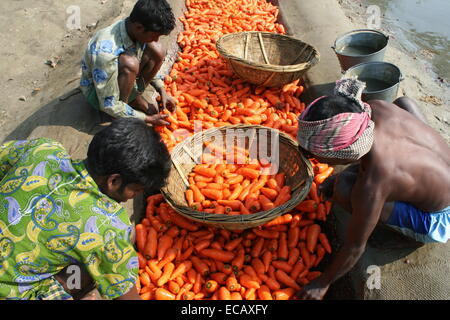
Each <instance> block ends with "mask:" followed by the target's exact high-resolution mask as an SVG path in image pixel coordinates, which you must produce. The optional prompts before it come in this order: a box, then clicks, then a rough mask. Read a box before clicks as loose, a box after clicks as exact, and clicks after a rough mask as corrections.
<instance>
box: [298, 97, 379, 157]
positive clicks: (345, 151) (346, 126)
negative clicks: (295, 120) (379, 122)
mask: <svg viewBox="0 0 450 320" xmlns="http://www.w3.org/2000/svg"><path fill="white" fill-rule="evenodd" d="M367 108H368V107H367V106H364V109H363V108H362V107H361V104H359V103H357V102H356V101H355V100H354V99H350V98H348V97H345V96H342V95H332V96H326V97H321V98H319V99H317V100H316V101H315V102H313V103H312V104H311V105H310V106H309V107H308V108H307V110H305V112H304V113H303V114H302V115H301V116H300V118H299V132H298V142H299V149H300V151H302V152H303V153H304V154H305V155H306V156H307V157H314V158H316V159H317V160H318V161H320V162H324V163H329V164H334V165H337V164H342V165H343V164H349V163H351V162H354V161H357V160H359V158H360V157H362V156H363V155H364V154H366V153H367V152H368V151H369V150H370V147H371V146H372V142H373V140H372V139H373V135H372V132H373V122H372V121H371V120H370V109H367ZM366 129H369V130H367V131H366ZM360 138H362V140H360Z"/></svg>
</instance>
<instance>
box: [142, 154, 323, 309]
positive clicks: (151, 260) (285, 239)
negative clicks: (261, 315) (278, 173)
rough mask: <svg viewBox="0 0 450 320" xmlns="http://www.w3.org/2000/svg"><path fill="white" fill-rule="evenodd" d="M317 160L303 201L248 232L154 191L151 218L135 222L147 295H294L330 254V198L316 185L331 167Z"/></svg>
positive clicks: (149, 209)
mask: <svg viewBox="0 0 450 320" xmlns="http://www.w3.org/2000/svg"><path fill="white" fill-rule="evenodd" d="M313 165H314V170H315V172H316V175H315V182H314V183H313V188H311V190H310V192H309V194H308V196H307V197H306V199H305V200H304V201H302V202H301V203H300V204H298V205H297V207H296V208H295V209H294V210H292V211H291V212H289V213H286V214H284V215H282V216H280V217H278V218H276V219H274V220H272V221H270V222H268V223H266V224H265V225H263V226H261V227H256V228H252V229H247V230H234V231H229V230H225V229H218V228H214V227H209V226H207V225H204V224H199V223H196V222H193V221H191V220H189V219H186V218H185V217H183V216H181V215H179V214H178V213H176V212H175V211H174V210H173V209H172V208H171V207H170V206H169V205H168V204H167V203H166V202H165V201H164V198H163V196H162V195H161V194H157V195H153V196H150V197H148V199H147V201H148V204H147V209H146V217H145V218H144V219H143V220H142V221H141V223H140V224H138V225H136V244H137V248H138V257H139V281H138V282H137V284H136V286H137V289H138V292H139V294H140V296H141V298H142V299H144V300H155V299H156V300H206V299H211V300H272V299H273V300H289V299H296V296H295V293H296V292H298V291H299V290H300V289H301V288H302V287H303V286H304V285H306V284H307V283H309V282H310V281H312V280H313V279H315V278H316V277H318V276H320V274H321V272H320V271H317V270H316V269H315V268H316V267H317V266H318V265H319V263H320V262H321V261H322V259H323V258H324V256H325V255H326V254H330V253H331V252H332V248H331V246H330V243H329V240H328V238H327V236H326V235H325V233H324V232H323V231H322V229H321V226H320V223H321V222H320V221H325V220H326V217H327V216H328V215H329V213H330V209H331V203H330V202H329V201H323V200H322V199H321V198H320V197H319V196H318V194H317V185H318V184H320V181H321V179H323V176H325V175H327V174H328V175H329V174H331V172H330V170H329V169H328V167H326V166H325V165H322V164H319V163H317V162H313ZM316 178H318V179H316ZM316 181H317V183H316Z"/></svg>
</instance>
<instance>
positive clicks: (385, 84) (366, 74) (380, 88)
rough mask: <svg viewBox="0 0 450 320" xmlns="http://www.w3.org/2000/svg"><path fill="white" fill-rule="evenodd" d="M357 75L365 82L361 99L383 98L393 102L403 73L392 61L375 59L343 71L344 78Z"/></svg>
mask: <svg viewBox="0 0 450 320" xmlns="http://www.w3.org/2000/svg"><path fill="white" fill-rule="evenodd" d="M355 76H356V77H357V78H358V80H360V81H363V82H365V83H366V88H365V89H364V91H363V93H362V97H361V98H362V100H363V101H369V100H385V101H388V102H393V101H394V100H395V99H396V98H397V93H398V89H399V87H400V81H402V80H403V75H402V73H401V71H400V69H399V68H398V67H397V66H396V65H393V64H392V63H388V62H382V61H376V62H365V63H360V64H358V65H356V66H353V67H351V68H350V69H348V70H347V71H346V72H345V73H344V76H343V77H344V78H349V77H355Z"/></svg>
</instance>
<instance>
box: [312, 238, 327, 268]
mask: <svg viewBox="0 0 450 320" xmlns="http://www.w3.org/2000/svg"><path fill="white" fill-rule="evenodd" d="M316 251H317V259H316V261H314V267H317V266H318V265H319V263H320V262H321V261H322V259H323V257H324V256H325V253H326V251H325V249H324V247H323V246H322V245H321V244H320V243H319V244H318V245H317V250H316Z"/></svg>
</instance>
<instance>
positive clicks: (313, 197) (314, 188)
mask: <svg viewBox="0 0 450 320" xmlns="http://www.w3.org/2000/svg"><path fill="white" fill-rule="evenodd" d="M308 196H309V198H310V199H311V200H314V201H315V202H316V203H317V204H319V203H320V199H319V195H318V193H317V184H316V183H315V182H314V181H313V182H312V184H311V189H310V190H309V192H308Z"/></svg>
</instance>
